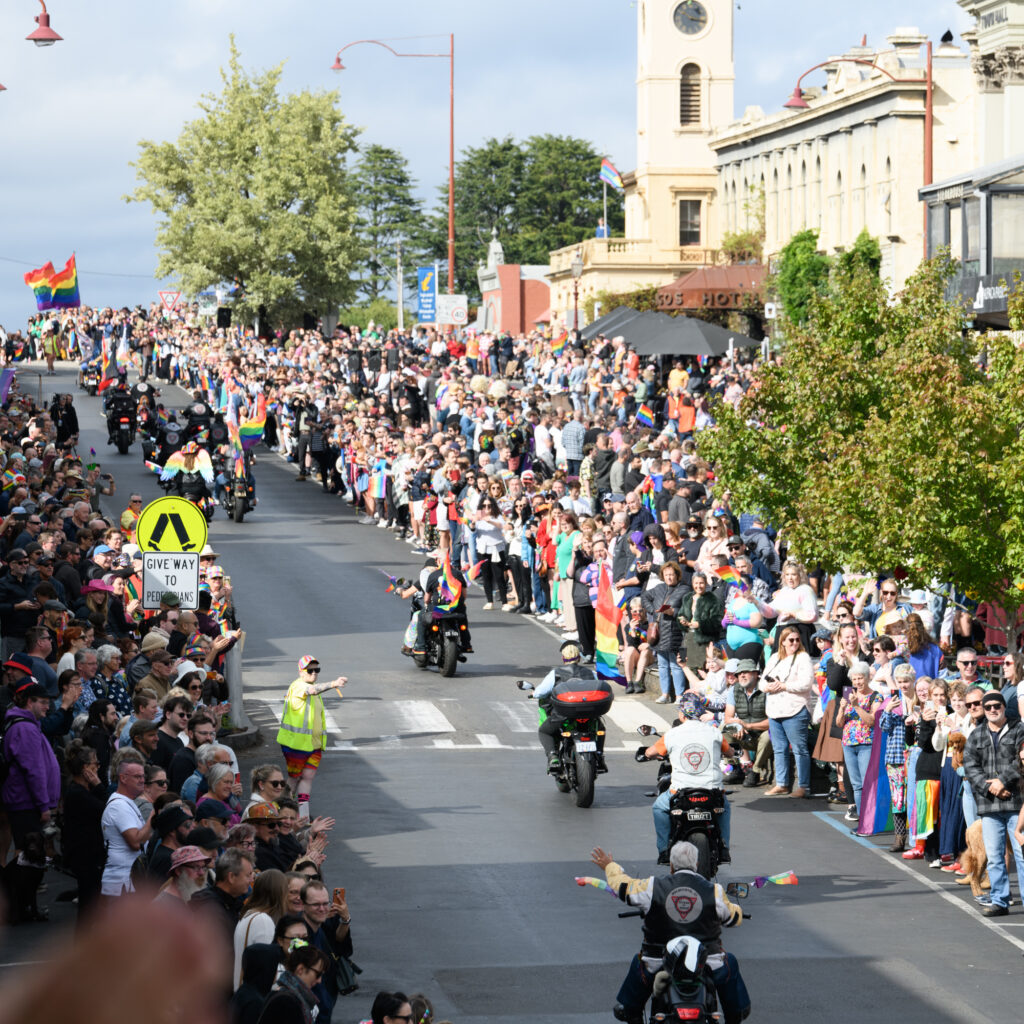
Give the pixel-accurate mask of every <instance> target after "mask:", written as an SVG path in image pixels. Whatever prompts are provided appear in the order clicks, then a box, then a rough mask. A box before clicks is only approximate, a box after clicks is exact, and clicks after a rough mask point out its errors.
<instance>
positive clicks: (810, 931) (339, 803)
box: [0, 370, 1024, 1024]
mask: <svg viewBox="0 0 1024 1024" xmlns="http://www.w3.org/2000/svg"><path fill="white" fill-rule="evenodd" d="M68 377H69V373H68V372H67V371H63V370H62V371H61V377H60V378H59V380H60V387H61V388H62V389H64V390H73V388H72V385H71V384H70V383H68ZM54 389H55V388H54V386H49V387H46V388H45V390H46V391H47V393H49V392H51V391H52V390H54ZM170 394H171V391H170V389H165V397H168V398H169V397H170ZM75 402H76V406H77V407H78V409H79V417H80V421H81V424H82V428H83V438H82V446H81V450H83V451H88V448H89V446H92V447H95V448H96V450H97V451H98V452H100V453H101V458H102V461H103V463H104V467H105V469H109V470H110V471H112V472H113V473H114V474H115V476H116V478H117V481H118V497H117V499H116V500H115V501H114V502H113V503H112V505H111V510H112V511H116V512H118V513H119V512H120V511H121V510H122V509H123V508H124V505H125V502H126V500H127V495H128V491H129V489H130V488H133V487H134V488H141V489H142V492H143V494H144V495H145V496H146V497H147V498H155V497H158V496H159V495H160V493H161V492H160V491H159V489H158V488H157V486H156V483H155V480H154V478H153V477H152V476H151V475H150V474H149V473H147V472H146V471H145V470H144V469H143V466H142V459H141V454H140V451H139V446H138V445H137V444H136V445H135V446H134V447H133V448H132V451H131V453H130V455H129V456H127V457H120V456H118V455H117V454H116V453H115V452H114V450H113V449H112V448H109V449H108V448H107V447H106V445H105V440H106V435H105V432H103V433H101V431H103V430H104V428H103V424H102V422H101V421H100V419H99V414H98V407H99V402H98V400H96V399H89V398H88V397H86V396H84V395H83V394H82V393H80V392H76V397H75ZM183 403H184V396H182V402H181V403H180V404H183ZM105 451H109V452H111V453H112V454H109V455H106V454H104V453H105ZM294 476H295V472H294V467H290V466H287V465H285V464H284V463H283V462H282V461H281V460H280V459H279V458H278V457H277V456H276V455H273V454H271V453H269V452H267V451H265V450H262V449H261V450H260V454H259V463H258V465H257V490H258V494H259V497H260V505H259V508H258V509H257V510H256V512H255V513H253V514H251V515H250V516H249V517H247V519H246V521H245V522H244V523H243V524H240V525H235V524H234V523H231V522H229V521H228V520H227V518H226V517H225V516H224V515H223V514H219V515H218V517H217V518H216V519H215V520H214V523H213V524H212V526H211V530H210V539H211V542H212V543H213V544H214V546H215V548H216V549H217V550H218V551H219V552H220V553H221V563H222V564H223V565H224V567H225V571H226V572H227V573H229V574H230V575H231V577H232V579H233V582H234V587H235V591H236V595H237V601H238V605H239V608H240V615H241V618H242V622H243V626H244V628H245V630H246V634H247V636H246V644H245V653H244V662H245V669H246V688H247V704H248V708H249V711H250V714H251V715H252V716H253V717H254V718H255V719H256V720H258V721H260V722H262V723H265V724H267V725H268V726H270V729H268V732H267V742H266V743H265V744H264V746H263V747H262V748H260V749H259V750H257V751H255V752H253V756H252V757H250V756H249V755H248V754H247V755H246V756H245V762H246V764H255V763H260V762H261V761H263V760H275V761H276V760H278V757H279V753H278V750H277V748H276V747H275V746H274V744H273V733H272V727H273V720H274V717H275V715H276V713H277V710H278V708H279V705H280V702H281V699H282V696H283V693H284V690H285V688H286V686H287V684H288V683H289V682H290V681H291V680H292V679H293V678H294V676H295V671H294V670H295V662H296V660H297V659H298V657H299V656H300V655H302V654H305V653H310V654H314V655H315V656H316V657H317V658H319V659H320V661H321V663H322V665H323V666H324V671H325V673H326V674H327V675H328V677H331V676H333V675H335V674H342V675H345V676H347V677H348V679H349V683H348V685H347V686H346V688H345V696H344V699H343V700H340V699H338V698H336V697H332V696H330V695H328V696H327V697H326V700H327V704H328V707H329V709H330V714H331V719H332V723H331V724H332V735H331V749H330V750H329V751H328V752H327V754H326V756H325V759H324V762H323V764H322V766H321V768H320V771H319V773H318V775H317V780H316V785H315V788H314V791H313V811H314V813H320V814H330V815H333V816H334V817H336V818H337V820H338V828H337V831H336V833H335V839H334V841H333V842H332V844H331V847H330V850H329V856H328V862H327V866H326V875H327V881H328V884H329V885H332V886H334V885H343V886H345V887H346V888H347V890H348V897H347V898H348V901H349V905H350V907H351V909H352V913H353V918H354V923H353V937H354V941H355V957H354V959H355V960H356V962H357V963H359V964H360V965H361V966H362V967H363V968H364V970H365V973H364V974H363V975H362V977H361V979H360V981H361V986H362V987H361V989H360V992H359V993H357V994H356V995H354V996H351V997H348V998H347V999H344V1000H342V1001H341V1004H340V1005H339V1007H338V1009H337V1010H336V1013H335V1017H334V1019H335V1020H336V1021H340V1022H342V1024H350V1022H354V1021H358V1020H360V1019H362V1018H363V1017H368V1015H369V1013H368V1011H369V1005H370V1002H371V1001H372V996H373V994H374V993H375V992H376V991H377V989H378V988H390V989H394V988H401V989H403V990H405V991H406V992H409V993H411V992H415V991H424V992H426V993H427V994H429V995H430V997H431V998H432V999H433V1000H434V1004H435V1008H436V1011H437V1019H438V1020H443V1019H445V1018H448V1017H450V1018H451V1019H452V1020H454V1021H455V1022H457V1024H520V1022H527V1021H529V1022H531V1024H584V1022H586V1024H590V1022H597V1021H607V1020H611V1019H612V1018H611V1014H610V1007H611V1005H612V1002H613V1000H614V995H615V992H616V990H617V988H618V985H619V982H620V979H621V977H622V975H623V974H624V971H625V967H626V964H627V962H628V960H629V958H630V956H631V955H632V953H633V952H634V951H635V950H636V949H637V947H638V942H639V934H640V923H639V922H638V921H637V920H635V919H629V920H625V921H619V920H618V919H617V917H616V913H617V911H618V910H619V909H621V905H620V904H618V903H617V902H613V901H612V900H611V899H610V898H609V897H608V896H607V895H605V894H604V893H602V892H599V891H598V890H596V889H592V888H589V887H587V888H579V887H577V886H576V885H575V884H574V883H573V878H574V876H576V875H591V874H598V873H599V872H598V871H597V869H596V868H594V867H593V865H591V864H590V863H589V853H590V850H591V848H592V847H593V846H594V845H601V846H603V847H604V848H605V849H606V850H609V851H610V852H611V853H613V855H614V856H616V858H617V859H618V860H619V861H620V862H621V863H623V864H624V865H625V866H626V868H627V870H629V871H631V872H633V873H634V874H637V875H645V874H647V873H649V872H652V871H653V870H654V863H653V860H652V856H653V853H654V839H653V828H652V823H651V816H650V811H649V808H648V804H649V801H648V800H646V799H645V798H644V796H643V792H644V791H645V790H646V789H648V788H649V787H650V786H651V785H652V781H653V776H654V766H653V765H637V764H635V762H634V761H633V760H632V756H631V752H632V750H634V749H635V747H636V746H637V744H638V742H639V739H638V737H637V736H636V735H635V731H634V730H635V726H636V725H637V724H639V723H640V722H642V721H648V722H653V723H658V722H659V720H660V721H661V722H664V718H665V716H664V709H662V708H660V707H655V706H654V705H653V704H652V703H650V702H648V701H646V700H644V699H642V698H641V699H635V698H625V697H622V698H620V699H619V700H617V701H616V704H615V705H614V707H613V709H612V713H611V715H610V716H609V718H610V720H609V722H608V730H609V741H608V745H607V747H608V751H609V763H610V769H611V770H610V772H609V774H608V775H605V776H601V777H600V778H599V779H598V788H597V797H596V799H595V802H594V806H593V807H592V808H590V809H589V810H579V809H577V808H575V807H574V806H573V805H572V803H571V800H570V798H568V797H567V796H564V795H562V794H559V793H558V792H556V790H555V788H554V785H553V783H552V782H551V781H550V780H549V779H548V778H547V777H546V775H545V771H544V760H543V757H542V754H541V751H540V747H539V744H537V743H536V739H535V732H534V726H535V717H534V714H535V711H534V706H533V704H531V703H528V702H526V701H525V700H524V699H523V695H522V694H521V693H520V692H519V691H518V690H516V688H515V686H514V682H513V680H514V679H515V678H516V677H518V676H526V677H529V678H533V679H538V678H539V677H540V676H541V675H542V674H543V673H544V672H545V671H546V669H547V668H548V667H549V665H550V664H551V663H552V662H553V661H554V659H555V658H556V657H557V641H556V638H555V635H554V634H552V633H550V632H549V631H547V630H546V629H544V628H543V627H541V626H540V625H538V624H536V623H534V622H533V621H532V620H527V619H524V618H521V617H518V616H508V615H504V614H502V613H501V612H489V613H488V612H483V611H481V610H480V604H481V603H482V595H481V593H480V591H479V590H474V591H473V593H472V596H471V597H470V601H469V607H470V618H471V623H472V627H473V641H474V646H475V648H476V651H477V653H476V654H475V655H473V656H471V657H470V660H469V662H468V663H467V664H465V665H460V666H459V670H458V674H457V676H456V677H455V678H454V679H450V680H445V679H442V678H441V677H440V676H438V675H437V674H435V673H434V672H423V671H420V670H418V669H416V667H415V666H414V665H413V664H412V663H411V661H410V660H409V659H407V658H403V657H402V655H401V654H400V652H399V645H400V641H401V633H402V630H403V628H404V626H405V623H406V621H407V614H408V613H407V606H406V605H405V604H404V603H403V602H401V601H400V600H398V599H397V598H395V597H394V596H392V595H387V594H385V593H384V585H385V582H384V580H383V577H382V576H381V575H380V574H379V573H378V571H377V570H378V569H387V570H388V571H390V572H392V573H394V574H396V575H398V574H404V575H407V576H408V575H410V574H412V573H414V572H416V571H417V570H418V569H419V568H420V565H421V563H420V562H418V561H417V560H416V559H415V558H413V557H412V556H411V553H410V549H409V548H408V547H407V546H406V545H405V544H402V543H400V542H399V541H398V540H397V539H396V538H395V537H394V536H393V535H392V534H391V533H389V532H388V531H385V530H380V529H375V528H373V527H369V526H360V525H358V524H357V522H356V519H355V516H354V515H353V514H352V512H351V510H350V509H349V508H348V506H347V505H346V504H345V503H344V501H343V500H342V499H340V498H338V497H334V496H329V495H325V494H323V493H322V492H321V490H320V488H319V486H318V485H316V484H313V483H309V482H307V483H304V484H299V483H296V482H295V481H294ZM761 792H763V791H749V790H743V791H740V792H738V793H737V794H736V796H735V798H734V799H735V804H736V810H735V813H734V815H733V863H732V865H731V866H730V867H727V868H724V869H723V871H722V874H721V876H720V877H721V880H723V881H726V880H730V879H738V880H750V879H752V878H753V877H754V876H756V875H769V874H775V873H780V872H785V871H790V870H792V871H793V872H795V873H796V874H797V876H798V877H799V879H800V884H799V885H798V886H786V887H781V886H773V885H769V886H767V887H766V888H764V889H761V890H753V891H752V895H751V897H750V899H749V900H748V901H747V903H746V909H747V910H748V912H750V913H751V915H752V919H751V920H749V921H746V922H744V924H743V926H742V927H741V928H739V929H736V930H733V931H731V932H729V933H727V936H726V940H727V941H726V945H727V948H728V949H730V950H731V951H732V952H734V953H735V954H736V955H737V957H738V958H739V961H740V964H741V966H742V971H743V974H744V977H745V979H746V982H747V986H748V988H749V989H750V992H751V996H752V999H753V1003H754V1011H753V1014H752V1018H751V1019H753V1020H764V1021H772V1022H790V1021H793V1022H795V1021H800V1022H818V1021H823V1020H827V1021H830V1022H865V1021H871V1020H879V1021H890V1020H892V1021H897V1020H898V1021H901V1022H903V1024H918V1022H920V1024H925V1022H927V1024H945V1022H949V1024H953V1022H960V1021H963V1020H972V1021H991V1022H1000V1024H1002V1022H1010V1021H1016V1020H1019V1019H1020V1016H1021V1014H1020V1009H1019V998H1018V989H1017V985H1018V984H1019V981H1018V979H1019V975H1020V969H1021V954H1022V951H1024V931H1022V928H1024V916H1022V915H1021V912H1020V906H1019V903H1018V904H1017V905H1016V906H1015V907H1014V908H1013V911H1012V913H1011V915H1010V916H1009V917H1008V918H1004V919H1001V921H1000V922H999V923H994V922H988V921H985V920H983V919H982V918H981V917H980V916H979V915H978V914H977V913H976V911H975V909H974V906H973V902H972V901H971V900H970V897H969V895H965V894H964V889H965V888H966V887H963V886H957V885H955V884H953V881H952V879H951V878H949V876H947V875H944V874H943V875H941V876H940V873H939V872H937V871H930V870H928V869H927V868H925V867H922V866H921V865H920V864H914V865H909V864H906V863H904V862H902V861H899V860H898V859H896V858H894V857H893V856H892V855H890V854H887V853H884V852H882V848H883V847H884V846H885V845H888V842H887V841H886V842H885V843H882V842H879V843H874V842H871V841H867V840H858V839H856V838H854V837H851V836H850V834H849V832H848V828H847V826H845V825H844V824H843V823H842V822H841V821H840V820H839V817H840V816H839V814H838V813H837V812H829V811H828V810H827V805H826V804H825V803H824V801H821V800H815V801H792V800H789V799H787V798H776V799H771V798H766V797H764V796H762V795H761ZM61 887H62V883H61V881H60V880H59V877H57V878H55V877H54V876H51V878H50V886H49V892H48V898H52V897H53V896H54V895H55V894H56V892H57V891H59V889H60V888H61ZM53 911H54V918H55V920H58V921H59V920H62V919H64V920H68V919H70V916H71V910H70V908H69V907H68V905H67V904H59V905H57V906H55V907H54V908H53ZM54 928H55V925H54V924H52V923H51V924H50V925H46V926H32V927H28V928H22V929H18V930H17V931H16V932H15V931H8V932H7V933H5V934H4V935H3V936H2V937H0V962H2V963H3V965H4V966H6V965H8V964H12V963H17V962H21V961H24V960H26V959H39V958H45V956H46V949H47V944H48V942H49V941H51V940H52V933H53V931H54ZM44 940H45V941H44Z"/></svg>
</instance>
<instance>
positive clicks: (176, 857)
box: [169, 807, 213, 871]
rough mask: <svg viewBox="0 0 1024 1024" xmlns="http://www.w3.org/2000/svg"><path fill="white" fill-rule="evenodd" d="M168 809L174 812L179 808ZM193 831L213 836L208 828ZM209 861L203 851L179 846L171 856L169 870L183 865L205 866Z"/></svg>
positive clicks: (196, 847) (192, 847) (208, 857)
mask: <svg viewBox="0 0 1024 1024" xmlns="http://www.w3.org/2000/svg"><path fill="white" fill-rule="evenodd" d="M169 809H170V810H175V811H176V810H179V809H180V808H177V807H173V808H169ZM183 817H184V815H183ZM194 831H195V832H210V835H213V833H212V832H211V830H210V829H208V828H197V829H195V830H194ZM209 859H210V855H209V854H208V853H206V852H204V851H203V850H200V849H199V847H198V846H179V847H178V849H176V850H175V851H174V853H172V854H171V870H172V871H174V870H176V869H177V868H180V867H182V866H183V865H185V864H205V863H206V862H207V861H208V860H209Z"/></svg>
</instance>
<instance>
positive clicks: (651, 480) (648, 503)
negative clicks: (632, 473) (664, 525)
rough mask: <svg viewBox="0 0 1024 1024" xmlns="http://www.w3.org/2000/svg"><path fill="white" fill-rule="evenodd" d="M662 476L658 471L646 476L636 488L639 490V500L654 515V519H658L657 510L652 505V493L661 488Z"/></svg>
mask: <svg viewBox="0 0 1024 1024" xmlns="http://www.w3.org/2000/svg"><path fill="white" fill-rule="evenodd" d="M663 479H664V478H663V477H662V475H661V474H660V473H656V474H655V475H654V476H649V477H647V479H646V480H644V482H643V483H642V484H641V485H640V487H639V488H638V490H639V491H640V500H641V502H642V503H643V506H644V508H646V509H647V511H648V512H650V513H651V515H652V516H654V521H655V522H657V521H658V510H657V508H655V505H654V495H655V494H657V493H658V492H659V491H660V490H661V489H662V480H663Z"/></svg>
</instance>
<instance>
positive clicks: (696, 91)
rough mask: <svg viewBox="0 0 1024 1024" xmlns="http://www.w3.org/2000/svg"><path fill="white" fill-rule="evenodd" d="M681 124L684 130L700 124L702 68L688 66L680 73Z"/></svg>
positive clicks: (694, 65) (693, 65)
mask: <svg viewBox="0 0 1024 1024" xmlns="http://www.w3.org/2000/svg"><path fill="white" fill-rule="evenodd" d="M679 123H680V125H682V126H683V127H684V128H685V127H688V126H690V125H699V124H700V68H699V67H698V66H697V65H696V64H687V65H686V66H685V67H684V68H683V70H682V71H680V72H679Z"/></svg>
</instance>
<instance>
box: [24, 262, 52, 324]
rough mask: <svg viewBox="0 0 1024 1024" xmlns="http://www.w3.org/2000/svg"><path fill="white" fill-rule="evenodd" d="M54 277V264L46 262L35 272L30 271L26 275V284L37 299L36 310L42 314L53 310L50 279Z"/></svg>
mask: <svg viewBox="0 0 1024 1024" xmlns="http://www.w3.org/2000/svg"><path fill="white" fill-rule="evenodd" d="M53 275H54V269H53V264H52V263H50V262H46V263H44V264H43V266H41V267H37V268H36V269H35V270H30V271H29V272H28V273H27V274H26V275H25V284H27V285H28V286H29V288H31V289H32V291H33V292H34V293H35V297H36V309H37V310H39V311H40V312H42V311H43V310H44V309H53V289H52V288H51V287H50V279H51V278H52V277H53Z"/></svg>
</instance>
